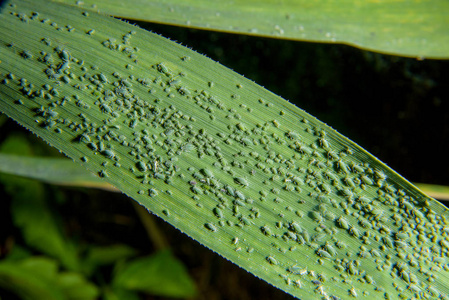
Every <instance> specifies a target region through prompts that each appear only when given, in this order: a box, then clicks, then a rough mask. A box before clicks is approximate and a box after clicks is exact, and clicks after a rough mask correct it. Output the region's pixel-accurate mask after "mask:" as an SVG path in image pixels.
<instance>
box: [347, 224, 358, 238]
mask: <svg viewBox="0 0 449 300" xmlns="http://www.w3.org/2000/svg"><path fill="white" fill-rule="evenodd" d="M349 234H350V235H352V236H353V237H356V238H358V237H360V231H359V230H358V229H357V228H356V227H351V228H350V229H349Z"/></svg>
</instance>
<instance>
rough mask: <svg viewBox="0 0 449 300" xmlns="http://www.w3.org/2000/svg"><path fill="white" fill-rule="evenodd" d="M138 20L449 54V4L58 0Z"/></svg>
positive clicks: (430, 0) (421, 54)
mask: <svg viewBox="0 0 449 300" xmlns="http://www.w3.org/2000/svg"><path fill="white" fill-rule="evenodd" d="M58 1H61V2H65V3H70V4H75V3H77V4H79V5H80V6H82V7H84V8H85V9H89V10H92V11H98V10H99V11H101V12H103V13H107V14H110V15H114V16H118V17H124V18H127V19H134V20H145V21H150V22H157V23H164V24H173V25H178V26H187V27H193V28H200V29H208V30H218V31H224V32H231V33H240V34H250V35H258V36H266V37H274V38H282V39H293V40H301V41H311V42H326V43H343V44H348V45H351V46H355V47H358V48H363V49H368V50H372V51H377V52H382V53H389V54H396V55H402V56H411V57H418V58H420V59H423V58H445V59H447V58H449V34H448V32H449V18H448V17H447V13H448V11H449V3H448V2H447V1H445V0H426V1H414V0H401V1H394V0H389V1H363V0H345V1H341V0H339V1H336V0H332V1H309V0H283V1H271V0H264V1H260V0H259V1H254V0H253V1H248V0H236V1H224V0H220V1H218V0H216V1H210V0H194V1H183V0H170V1H156V0H132V1H121V0H104V1H99V0H85V1H75V0H58Z"/></svg>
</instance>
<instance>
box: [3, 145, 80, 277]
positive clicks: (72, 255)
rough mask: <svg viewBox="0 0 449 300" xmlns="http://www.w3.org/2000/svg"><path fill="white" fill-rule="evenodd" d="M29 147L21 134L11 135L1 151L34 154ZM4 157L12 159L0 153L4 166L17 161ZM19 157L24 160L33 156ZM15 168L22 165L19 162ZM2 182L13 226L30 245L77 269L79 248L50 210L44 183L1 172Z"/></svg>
mask: <svg viewBox="0 0 449 300" xmlns="http://www.w3.org/2000/svg"><path fill="white" fill-rule="evenodd" d="M30 149H31V146H30V144H29V143H28V141H27V140H26V139H25V138H24V137H22V136H11V137H8V138H7V139H6V140H5V141H4V142H3V143H2V144H1V146H0V151H2V152H8V151H14V152H15V153H22V154H31V150H30ZM2 157H3V158H4V157H7V158H8V157H9V158H10V156H9V155H5V154H0V163H1V164H2V167H4V166H6V165H8V164H10V163H14V160H10V161H8V162H5V161H4V162H1V158H2ZM20 157H21V158H22V159H23V161H26V160H27V159H32V158H28V157H24V156H20ZM3 163H4V164H3ZM10 166H11V167H14V165H10ZM2 167H0V169H1V168H2ZM15 167H16V168H20V163H18V164H17V165H15ZM22 171H23V170H22ZM16 174H17V173H16ZM0 182H1V183H2V184H3V185H4V186H5V190H6V192H7V193H8V194H9V195H10V197H11V214H12V219H13V222H14V225H15V226H17V227H18V228H20V229H21V231H22V235H23V238H24V240H25V242H26V244H27V246H29V247H32V248H34V249H36V250H39V251H41V252H42V253H45V254H48V255H50V256H52V257H55V258H58V259H59V260H60V261H61V263H62V264H63V265H64V266H65V267H66V268H68V269H69V270H77V269H78V267H79V262H78V256H77V252H76V249H75V247H74V245H73V243H72V242H71V241H69V240H68V239H67V238H66V237H65V236H64V233H63V232H62V231H61V227H60V223H59V222H58V220H57V217H56V216H54V214H53V213H52V212H51V210H50V208H49V206H48V203H47V200H46V196H47V194H46V191H45V189H44V186H43V185H42V183H40V182H37V181H34V180H30V179H24V178H19V177H16V176H7V175H5V174H0Z"/></svg>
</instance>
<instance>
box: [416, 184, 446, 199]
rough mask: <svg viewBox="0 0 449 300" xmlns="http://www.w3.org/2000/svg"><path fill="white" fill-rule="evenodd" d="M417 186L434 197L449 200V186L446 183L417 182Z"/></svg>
mask: <svg viewBox="0 0 449 300" xmlns="http://www.w3.org/2000/svg"><path fill="white" fill-rule="evenodd" d="M416 186H417V187H418V188H419V189H420V190H421V191H423V192H424V193H426V194H427V195H431V196H432V197H434V198H436V199H438V200H443V201H447V200H449V187H448V186H444V185H437V184H428V183H416Z"/></svg>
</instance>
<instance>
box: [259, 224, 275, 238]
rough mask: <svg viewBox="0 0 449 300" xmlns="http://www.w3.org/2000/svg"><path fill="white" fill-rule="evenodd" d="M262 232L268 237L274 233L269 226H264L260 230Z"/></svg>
mask: <svg viewBox="0 0 449 300" xmlns="http://www.w3.org/2000/svg"><path fill="white" fill-rule="evenodd" d="M260 230H261V231H262V233H263V234H265V235H266V236H271V235H273V232H272V231H271V229H270V227H268V226H262V227H261V228H260Z"/></svg>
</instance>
